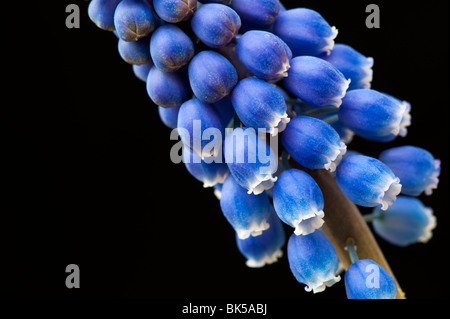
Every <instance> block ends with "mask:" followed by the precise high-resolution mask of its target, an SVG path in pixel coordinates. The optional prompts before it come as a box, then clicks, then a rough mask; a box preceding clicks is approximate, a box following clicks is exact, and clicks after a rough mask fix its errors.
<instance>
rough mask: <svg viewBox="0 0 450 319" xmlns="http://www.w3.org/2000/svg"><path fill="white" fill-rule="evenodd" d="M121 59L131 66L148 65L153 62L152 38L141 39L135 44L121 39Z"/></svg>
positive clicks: (119, 46) (119, 47)
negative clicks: (151, 53)
mask: <svg viewBox="0 0 450 319" xmlns="http://www.w3.org/2000/svg"><path fill="white" fill-rule="evenodd" d="M117 48H118V50H119V55H120V57H121V58H122V59H123V60H124V61H125V62H127V63H130V64H138V65H142V64H147V63H149V62H151V61H152V58H151V56H150V36H146V37H143V38H140V39H139V40H137V41H134V42H127V41H124V40H122V39H119V42H118V44H117Z"/></svg>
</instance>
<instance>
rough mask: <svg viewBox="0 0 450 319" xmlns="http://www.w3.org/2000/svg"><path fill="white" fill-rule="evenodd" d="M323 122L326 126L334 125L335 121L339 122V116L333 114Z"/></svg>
mask: <svg viewBox="0 0 450 319" xmlns="http://www.w3.org/2000/svg"><path fill="white" fill-rule="evenodd" d="M323 121H324V122H327V123H328V124H333V123H336V122H337V121H339V115H337V114H333V115H331V116H329V117H327V118H324V119H323Z"/></svg>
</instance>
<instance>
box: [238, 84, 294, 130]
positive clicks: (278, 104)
mask: <svg viewBox="0 0 450 319" xmlns="http://www.w3.org/2000/svg"><path fill="white" fill-rule="evenodd" d="M231 101H232V103H233V106H234V109H235V111H236V113H237V115H238V116H239V119H240V120H241V121H242V123H244V125H245V126H248V127H252V128H254V129H255V130H257V129H258V128H265V129H267V130H268V131H270V134H272V135H276V134H277V133H278V132H282V131H283V130H284V129H285V127H286V124H287V123H289V121H290V119H289V117H288V115H287V113H286V111H287V108H286V102H285V101H284V97H283V95H282V94H281V92H280V91H279V90H278V89H277V88H276V87H275V86H273V85H271V84H269V83H267V82H265V81H262V80H259V79H256V78H246V79H243V80H241V81H240V82H239V83H238V84H237V85H236V87H235V88H234V90H233V93H232V95H231ZM275 129H276V130H275Z"/></svg>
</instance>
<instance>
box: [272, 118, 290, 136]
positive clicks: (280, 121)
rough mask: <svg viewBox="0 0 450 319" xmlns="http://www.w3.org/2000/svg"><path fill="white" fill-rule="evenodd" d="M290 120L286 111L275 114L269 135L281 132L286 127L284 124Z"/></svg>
mask: <svg viewBox="0 0 450 319" xmlns="http://www.w3.org/2000/svg"><path fill="white" fill-rule="evenodd" d="M290 121H291V119H290V118H289V115H288V114H287V112H285V113H284V114H283V115H282V116H277V117H276V118H275V120H274V121H273V123H271V124H272V127H271V128H270V131H269V133H270V135H271V136H276V135H278V133H281V132H283V131H284V129H285V128H286V125H287V124H288V123H289V122H290Z"/></svg>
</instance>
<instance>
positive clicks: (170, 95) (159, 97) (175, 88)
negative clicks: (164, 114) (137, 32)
mask: <svg viewBox="0 0 450 319" xmlns="http://www.w3.org/2000/svg"><path fill="white" fill-rule="evenodd" d="M139 41H140V40H139ZM131 43H134V42H131ZM147 93H148V95H149V96H150V98H151V99H152V101H153V103H155V104H156V105H159V106H163V107H173V106H180V105H181V104H183V102H185V101H187V100H189V99H190V98H191V97H192V91H191V89H190V87H189V82H188V81H187V78H186V76H185V75H184V73H183V69H181V70H178V71H176V72H170V73H167V72H162V71H161V70H159V69H158V68H157V67H156V66H154V67H152V68H151V69H150V72H149V73H148V78H147Z"/></svg>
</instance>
